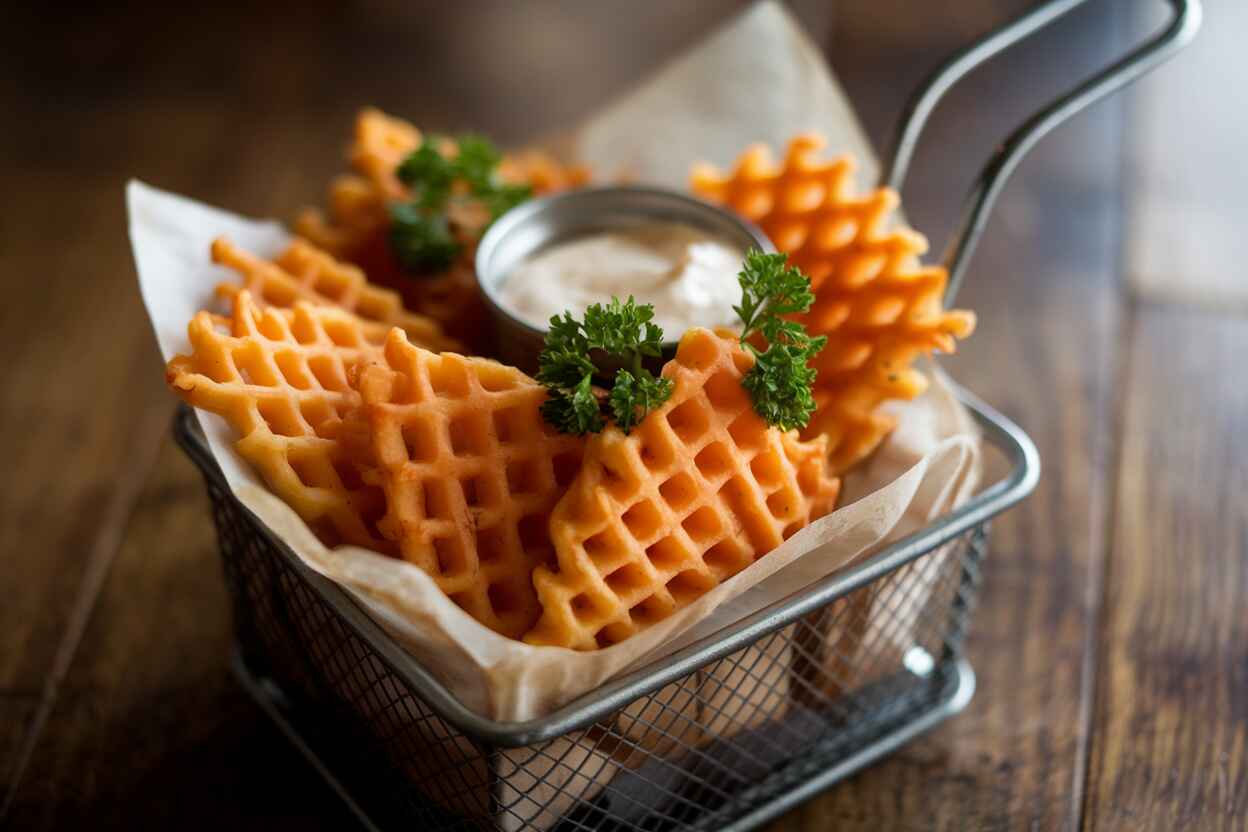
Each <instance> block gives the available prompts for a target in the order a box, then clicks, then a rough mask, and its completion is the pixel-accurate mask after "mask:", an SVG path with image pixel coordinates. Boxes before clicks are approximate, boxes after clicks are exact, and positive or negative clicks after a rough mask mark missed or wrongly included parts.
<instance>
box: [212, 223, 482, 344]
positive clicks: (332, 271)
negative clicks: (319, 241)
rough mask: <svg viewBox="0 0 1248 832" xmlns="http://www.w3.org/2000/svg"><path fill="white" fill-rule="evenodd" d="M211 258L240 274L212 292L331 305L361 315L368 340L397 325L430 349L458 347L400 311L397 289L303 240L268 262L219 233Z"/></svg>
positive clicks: (423, 320) (280, 303)
mask: <svg viewBox="0 0 1248 832" xmlns="http://www.w3.org/2000/svg"><path fill="white" fill-rule="evenodd" d="M212 259H213V260H214V261H215V262H217V263H221V264H222V265H225V266H229V267H230V268H231V269H233V270H234V271H236V272H238V273H239V275H240V276H241V277H242V284H241V285H239V284H234V283H222V284H220V285H218V286H217V294H219V295H221V296H223V297H228V298H232V297H235V296H237V295H238V294H239V292H242V291H244V290H245V291H248V292H251V294H252V297H253V298H254V299H255V300H256V301H259V302H261V303H263V304H265V305H267V306H277V307H281V308H290V307H292V306H293V305H294V304H295V302H296V301H305V302H307V303H311V304H315V305H319V306H335V307H338V308H340V309H343V310H345V311H347V312H350V313H353V314H354V315H355V316H356V317H358V318H359V319H360V328H361V331H362V332H363V333H364V336H365V338H367V339H368V341H369V343H372V344H381V343H382V342H383V341H384V340H385V337H386V335H387V334H388V333H389V332H390V329H391V327H396V326H397V327H399V328H400V329H402V330H403V331H404V332H406V333H407V335H408V337H409V338H411V339H412V340H413V341H415V342H416V343H418V344H420V345H421V346H424V347H427V348H429V349H432V350H439V351H440V350H446V349H456V348H458V347H459V344H458V342H456V341H455V340H454V339H452V338H448V337H447V336H446V335H445V334H444V333H443V332H442V328H441V327H440V326H439V325H438V324H437V322H436V321H434V320H433V319H431V318H428V317H425V316H424V315H417V314H414V313H412V312H408V311H407V310H406V309H404V308H403V303H402V301H401V300H399V296H398V294H397V293H395V292H392V291H390V290H389V289H383V288H381V287H380V286H374V285H372V284H371V283H369V282H368V280H367V279H366V278H365V277H364V273H363V272H362V271H360V270H359V269H358V268H356V267H355V266H353V265H351V264H350V263H342V262H339V261H337V260H335V259H334V258H333V257H331V256H330V255H328V254H326V253H325V252H324V251H321V250H319V249H317V248H316V247H315V246H313V245H311V244H309V243H307V242H305V241H303V240H295V241H294V242H292V243H291V244H290V246H289V247H288V248H287V249H286V250H285V251H284V252H282V254H281V255H279V256H278V258H277V259H276V260H274V261H268V260H264V259H262V258H260V257H256V256H255V255H253V254H250V253H248V252H246V251H243V250H242V249H240V248H238V247H237V246H235V245H234V244H233V243H231V242H230V241H229V240H227V239H225V238H224V237H221V238H218V239H216V240H214V241H213V243H212Z"/></svg>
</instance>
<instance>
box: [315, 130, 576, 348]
mask: <svg viewBox="0 0 1248 832" xmlns="http://www.w3.org/2000/svg"><path fill="white" fill-rule="evenodd" d="M421 139H422V137H421V133H420V131H419V130H418V129H416V127H414V126H413V125H411V124H409V123H408V122H406V121H403V120H402V119H398V118H394V117H392V116H388V115H386V114H385V113H382V112H381V111H379V110H375V109H371V108H370V109H365V110H362V111H361V112H360V114H359V116H358V118H357V119H356V123H355V140H354V143H353V144H352V147H351V150H350V153H349V159H350V164H351V168H352V171H353V173H351V174H348V175H345V176H340V177H338V178H337V179H335V180H334V181H333V182H332V184H331V186H330V192H329V206H328V216H327V215H326V214H323V213H322V212H320V211H318V210H316V209H311V208H310V209H307V210H305V211H304V212H303V213H302V214H300V215H299V217H298V218H297V219H296V221H295V230H296V231H297V232H298V233H299V234H300V235H301V236H303V237H306V238H307V239H309V240H311V241H312V242H313V243H315V244H316V245H318V246H320V247H321V248H323V249H325V250H326V251H328V252H330V253H331V254H333V255H334V256H335V257H337V258H339V259H342V260H347V261H349V262H351V263H355V264H356V265H358V266H360V267H361V268H362V269H363V270H364V271H365V273H366V274H368V276H369V278H370V279H372V280H375V281H377V282H379V283H382V284H384V285H386V286H389V287H391V288H394V289H396V290H398V291H399V292H401V293H402V295H403V300H404V302H406V303H407V304H408V306H410V307H411V308H412V309H415V310H417V311H418V312H421V313H422V314H425V315H428V316H429V317H431V318H433V319H434V320H436V321H438V322H439V323H441V324H442V326H443V327H444V328H445V329H446V331H447V332H449V333H451V334H452V335H454V336H456V337H458V338H460V339H462V340H464V341H465V342H468V343H474V344H476V343H479V341H480V338H481V336H482V334H483V333H485V332H488V330H489V328H488V327H487V326H485V325H484V324H485V322H486V320H487V311H486V308H485V305H484V301H483V299H482V298H481V293H480V290H479V289H478V287H477V279H476V274H475V272H474V270H473V266H472V256H473V253H472V250H471V247H469V248H468V250H466V251H465V252H464V254H463V255H462V256H461V257H460V258H459V259H458V260H457V261H456V263H455V264H454V265H452V267H451V268H450V269H449V270H448V271H447V272H446V273H444V274H442V275H419V276H413V275H411V274H409V273H407V272H405V271H404V270H403V269H402V267H401V266H400V265H399V263H398V262H397V261H396V260H395V259H394V256H393V255H392V254H391V253H390V246H389V242H388V241H387V239H386V237H387V233H388V231H389V227H390V216H389V205H390V203H391V202H394V201H396V200H404V199H407V198H408V196H409V194H408V190H407V187H406V186H405V185H404V184H403V183H402V182H401V181H400V180H399V178H398V176H397V175H396V171H397V169H398V166H399V163H400V162H402V161H403V159H404V157H406V156H407V155H408V154H409V153H411V152H412V151H413V150H415V149H416V148H417V147H419V146H420V143H421ZM448 147H449V148H452V149H453V147H454V145H453V143H449V142H448ZM499 174H500V176H502V177H503V178H504V179H506V180H507V181H509V182H514V183H518V184H528V185H531V186H532V187H533V191H534V193H536V194H537V195H539V196H540V195H542V194H546V193H550V192H552V191H557V190H563V189H565V188H571V187H577V186H579V185H583V184H585V182H587V181H588V180H589V172H588V170H587V169H586V168H583V167H579V166H565V165H561V164H560V163H559V162H557V161H556V160H555V159H553V158H552V157H550V156H548V155H546V154H544V153H541V152H539V151H525V152H521V153H518V154H512V155H509V156H507V157H505V158H504V159H503V162H502V164H501V165H500V166H499ZM479 221H480V220H479ZM479 221H478V222H479ZM470 224H471V223H470Z"/></svg>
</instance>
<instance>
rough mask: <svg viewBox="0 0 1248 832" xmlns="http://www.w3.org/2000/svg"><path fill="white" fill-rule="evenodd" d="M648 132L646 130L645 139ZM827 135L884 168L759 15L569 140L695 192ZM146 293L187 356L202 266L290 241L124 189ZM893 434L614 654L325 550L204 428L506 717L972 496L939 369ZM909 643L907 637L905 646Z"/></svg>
mask: <svg viewBox="0 0 1248 832" xmlns="http://www.w3.org/2000/svg"><path fill="white" fill-rule="evenodd" d="M647 126H648V128H649V129H647ZM807 129H817V130H819V131H820V132H822V133H824V134H825V135H827V136H828V137H829V138H830V152H836V153H842V152H850V153H853V154H854V155H856V156H857V157H858V158H859V159H860V160H863V163H864V166H865V167H867V168H869V169H871V170H874V162H873V161H871V160H873V156H872V154H871V151H870V148H869V147H868V146H867V144H866V141H865V139H864V138H863V136H862V132H861V130H860V129H859V128H858V126H857V123H856V121H855V120H854V118H853V115H852V113H851V112H850V110H849V107H848V104H847V103H846V101H845V97H844V95H843V93H841V91H840V88H839V87H838V86H837V85H836V82H835V81H834V80H833V79H832V77H831V75H830V74H829V73H828V71H827V69H826V68H825V67H824V65H823V62H822V58H821V57H820V56H819V52H818V50H817V49H816V48H815V47H814V46H813V45H812V44H811V43H810V42H809V41H808V39H807V38H806V36H805V35H804V34H803V33H802V32H801V31H800V29H798V27H797V26H796V25H795V24H794V22H793V21H792V19H791V18H790V17H789V16H788V14H787V12H785V11H784V10H783V8H782V7H781V6H780V5H779V4H777V3H773V2H766V3H762V4H759V5H758V6H755V7H754V8H753V9H751V10H750V11H749V12H747V13H746V14H744V15H742V16H740V17H738V18H737V19H735V20H734V21H733V22H732V23H731V24H729V25H728V26H727V27H725V28H724V29H722V30H720V31H718V32H716V33H714V34H713V35H712V36H711V37H709V38H708V39H707V41H706V42H704V43H703V44H702V45H701V46H700V47H698V48H696V49H695V50H693V51H692V52H691V53H689V54H688V55H686V56H685V57H683V58H681V59H678V60H677V61H675V62H674V63H673V64H671V65H669V66H668V67H667V68H666V69H665V70H663V71H662V72H660V73H659V74H658V75H657V76H656V77H654V78H652V79H650V80H649V81H648V82H647V83H646V84H644V85H643V86H642V88H641V89H639V90H638V91H636V92H634V93H632V94H630V95H628V96H626V97H625V98H624V99H623V100H621V101H620V102H619V103H617V104H614V105H612V106H610V107H608V108H607V109H605V110H604V111H603V112H602V114H601V115H599V116H597V117H595V118H593V119H591V120H590V121H589V122H588V123H587V124H586V125H584V126H583V127H582V128H581V129H579V130H578V131H575V132H574V133H573V134H572V144H571V146H572V147H573V148H574V152H575V153H576V155H578V156H580V157H581V158H583V159H585V160H586V161H588V162H590V163H591V164H593V165H594V166H595V168H596V170H597V171H598V172H599V173H602V172H605V171H609V170H611V169H612V168H611V164H612V162H614V164H615V166H616V168H617V169H627V170H628V171H629V173H630V174H631V175H633V176H634V177H635V178H637V179H639V180H640V181H645V182H652V183H656V184H660V185H666V186H669V187H675V188H682V189H683V188H684V187H685V186H686V182H685V177H686V175H687V171H688V165H689V164H690V163H692V162H693V161H695V160H696V159H710V160H712V161H717V162H720V163H726V162H728V161H730V160H731V158H732V157H733V156H735V155H736V154H737V153H738V152H739V151H740V149H741V148H743V147H744V146H745V145H746V144H748V143H749V142H751V141H756V140H759V139H762V140H769V141H771V142H772V144H773V145H776V146H777V147H780V146H782V143H783V141H784V140H785V139H787V138H788V137H789V136H791V135H793V134H794V133H796V132H798V131H800V130H807ZM126 197H127V205H128V208H129V215H130V235H131V242H132V245H133V248H134V256H135V262H136V265H137V267H138V273H139V285H140V290H141V292H142V295H143V300H144V303H145V304H146V305H147V310H148V313H149V315H150V317H151V320H152V325H153V327H154V329H155V332H156V337H157V340H158V341H159V344H160V349H161V353H162V354H163V355H164V357H165V359H166V360H167V359H169V358H171V357H172V356H173V355H174V354H176V353H178V352H184V351H186V350H187V349H188V346H189V345H188V341H187V335H186V327H187V323H188V322H189V321H190V319H191V318H192V317H193V315H194V314H195V313H196V312H197V311H198V310H200V309H202V308H205V307H212V306H213V305H214V301H213V296H212V290H213V287H214V286H215V285H216V284H217V283H218V282H220V281H221V280H226V279H232V277H231V275H230V274H229V273H228V272H227V271H226V270H225V269H223V268H221V267H218V266H216V265H214V264H212V263H211V262H210V260H209V255H208V252H209V244H210V243H211V241H212V240H213V239H214V238H215V237H217V236H220V235H225V236H228V237H229V238H230V239H231V240H233V241H234V242H235V243H236V244H238V245H240V246H241V247H243V248H245V249H248V250H251V251H253V252H256V253H258V254H261V255H266V256H269V255H275V254H277V253H278V251H280V250H281V248H282V247H283V246H284V245H285V244H286V243H287V242H288V240H289V234H288V232H287V231H286V230H285V229H284V228H283V227H282V225H281V224H279V223H276V222H272V221H254V220H249V219H246V218H243V217H239V216H237V215H234V214H230V213H227V212H224V211H220V210H217V209H214V208H211V207H208V206H205V205H202V204H200V203H197V202H194V201H192V200H189V199H186V198H184V197H179V196H176V195H173V194H169V193H165V192H162V191H159V190H157V189H155V188H151V187H149V186H147V185H144V184H142V183H140V182H131V183H130V184H129V186H128V187H127V192H126ZM894 412H895V413H896V414H897V416H898V417H899V418H900V424H901V427H900V428H899V429H898V430H897V431H895V432H894V433H893V434H892V436H891V437H890V438H889V439H888V440H887V441H886V442H885V443H884V445H883V447H881V448H880V450H879V452H878V453H877V454H876V455H875V456H874V457H873V459H872V461H871V462H870V464H869V465H867V466H864V468H863V469H861V470H860V471H858V472H856V473H854V474H853V475H852V476H850V477H849V479H848V481H847V482H846V487H845V493H846V499H845V500H844V501H843V502H844V503H845V506H844V507H843V508H841V509H839V510H837V511H836V512H834V513H833V514H831V515H829V516H827V517H824V518H822V519H820V520H819V521H817V522H815V523H813V524H811V526H809V527H808V528H806V529H804V530H802V531H801V532H799V533H798V534H797V535H795V536H794V537H793V538H791V539H790V540H788V541H787V542H786V543H785V544H784V545H782V546H780V547H779V548H777V549H776V550H774V551H773V552H771V553H769V554H767V555H766V556H765V557H763V558H761V559H760V560H759V561H758V562H756V563H755V564H754V565H752V566H751V567H749V568H748V569H746V570H745V571H743V572H741V573H740V574H738V575H736V576H735V577H733V578H732V579H730V580H729V581H726V582H725V583H724V584H722V585H720V586H719V587H717V588H716V589H715V590H713V591H711V592H709V593H707V594H706V595H704V596H703V597H701V598H700V599H698V601H697V602H695V603H694V604H692V605H690V606H689V607H687V608H685V609H683V610H681V611H680V612H679V613H677V614H676V615H673V616H672V617H670V618H668V619H666V620H664V621H662V622H660V623H659V624H657V625H655V626H653V627H651V628H649V629H647V630H645V631H643V632H642V633H640V634H638V635H635V636H633V637H632V638H629V639H627V640H626V641H624V642H622V643H620V644H617V645H614V646H612V647H609V648H606V649H602V650H597V651H593V652H586V653H578V652H574V651H571V650H565V649H562V648H555V647H532V646H529V645H526V644H523V643H521V642H517V641H513V640H511V639H507V638H504V637H502V636H500V635H497V634H496V633H493V632H491V631H490V630H488V629H486V628H485V627H483V626H482V625H480V624H478V623H477V622H476V621H474V620H473V619H472V618H470V617H469V616H468V615H467V614H466V613H465V612H463V611H462V610H461V609H460V608H459V607H457V606H456V605H455V604H453V603H452V602H451V601H450V600H449V599H448V598H446V596H445V595H444V594H443V593H442V592H441V590H440V589H438V587H437V585H436V584H435V583H434V582H433V580H432V579H430V578H429V576H428V575H426V574H425V573H424V572H422V571H421V570H420V569H418V568H417V567H415V566H413V565H412V564H409V563H406V562H404V561H401V560H397V559H393V558H388V557H385V556H382V555H379V554H376V553H374V552H369V551H366V550H363V549H359V548H356V547H351V546H343V547H339V548H336V549H333V550H330V549H327V548H326V547H325V546H324V545H322V544H321V543H320V541H319V540H318V539H317V538H316V536H315V535H314V534H313V533H312V532H311V530H310V529H308V527H307V526H306V524H304V523H303V521H302V520H300V519H299V517H298V516H297V515H296V514H295V513H294V511H293V510H292V509H291V508H290V507H289V506H287V505H286V504H285V503H284V502H282V501H281V500H280V499H278V498H277V497H276V496H275V495H273V494H272V493H271V492H270V491H269V490H268V489H267V488H266V487H265V486H264V484H263V483H262V482H261V481H260V480H259V478H258V477H257V475H256V474H255V472H254V471H253V470H252V469H251V468H250V466H248V465H247V464H246V463H245V462H244V461H243V460H242V459H241V458H240V457H239V456H238V454H237V453H236V452H235V450H234V448H233V443H234V441H235V437H234V436H233V435H232V434H231V431H230V430H229V428H228V426H227V425H226V424H225V422H224V420H222V419H220V418H219V417H217V416H214V415H212V414H208V413H203V412H200V413H199V414H198V416H199V420H200V424H201V425H202V426H203V428H204V432H205V434H206V436H207V438H208V442H209V444H210V446H211V448H212V451H213V454H214V455H215V457H216V459H217V461H218V463H219V464H220V466H221V469H222V471H223V473H224V474H225V478H226V480H227V481H228V482H229V485H230V487H231V489H232V490H233V491H234V494H235V495H236V496H237V497H238V499H239V500H240V501H241V502H242V503H243V504H244V505H246V506H247V507H248V508H249V509H251V511H253V512H254V513H255V514H256V515H257V516H258V517H259V518H260V519H261V520H262V521H263V522H265V523H266V524H267V525H268V526H269V527H270V528H271V529H272V530H273V531H275V532H276V533H277V535H278V536H279V537H280V538H281V539H282V540H284V541H285V542H286V543H287V544H289V545H290V547H291V548H292V549H293V550H294V552H295V553H296V554H297V555H298V556H299V557H300V558H301V559H302V560H303V561H304V562H305V563H306V564H307V565H308V566H310V567H311V568H312V569H314V570H316V571H317V572H319V573H320V574H322V575H325V576H326V577H327V578H329V579H330V580H333V581H335V582H337V583H338V584H340V585H341V586H343V587H344V588H346V589H347V591H348V592H350V593H351V594H352V595H353V596H354V597H355V598H356V599H357V601H358V602H359V603H360V604H361V606H362V607H363V608H364V609H365V610H367V611H368V612H369V613H370V614H371V615H372V616H373V617H374V618H375V619H376V620H378V621H379V622H380V623H381V624H382V625H383V626H384V627H386V629H387V630H388V631H389V632H391V633H392V634H393V635H394V636H395V637H396V638H397V639H398V640H399V641H400V643H401V644H403V645H404V647H405V648H406V649H407V650H408V651H409V652H410V653H411V654H412V655H413V656H414V657H415V658H416V659H417V660H418V661H419V662H420V663H421V664H422V665H423V666H425V667H426V668H428V669H429V670H430V671H431V672H432V673H434V674H435V675H436V676H437V677H438V678H439V679H440V680H441V681H442V682H443V684H445V685H446V686H447V688H448V689H449V690H450V691H451V692H452V693H453V694H454V695H455V696H456V697H457V698H458V699H459V700H460V701H461V702H462V703H463V704H464V705H466V706H467V707H468V708H470V709H471V710H473V711H475V712H477V713H479V714H481V715H483V716H486V717H490V718H493V719H497V720H507V721H512V720H527V719H532V718H537V717H540V716H543V715H545V714H547V713H550V712H551V711H552V710H554V709H555V708H557V707H559V706H561V705H563V704H565V703H567V702H568V701H570V700H571V699H573V698H575V697H576V696H578V695H580V694H582V693H585V692H586V691H589V690H591V689H593V688H594V687H596V686H598V685H600V684H601V683H602V682H604V681H606V680H607V679H609V678H611V677H612V676H615V675H618V674H619V673H620V672H622V671H623V670H625V669H627V668H629V667H632V666H636V665H638V664H640V663H644V662H647V661H650V660H652V659H654V658H656V657H659V656H662V655H665V654H667V653H670V652H672V651H674V650H676V649H679V648H680V647H681V646H683V645H685V644H688V643H690V642H691V641H692V640H694V639H697V638H700V637H702V636H703V635H706V634H709V633H712V632H714V631H715V630H717V629H719V628H721V627H723V626H725V625H726V624H728V623H731V622H732V621H735V620H738V619H739V618H741V617H742V616H745V615H748V614H750V613H752V612H754V611H757V610H759V609H762V608H763V607H764V606H767V605H768V604H770V603H772V602H774V601H776V600H778V599H780V598H783V597H785V596H787V595H789V594H790V593H792V592H794V591H796V590H798V589H801V588H802V587H804V586H808V585H809V584H810V583H812V582H813V581H815V580H817V579H819V578H821V577H824V576H826V575H828V574H831V573H832V572H834V571H835V570H837V569H839V568H841V567H843V566H845V565H847V564H849V563H852V562H853V561H854V560H855V559H857V558H860V557H861V556H862V555H863V554H864V553H867V552H870V551H872V550H873V549H876V548H878V547H879V545H881V544H882V543H884V542H886V541H889V540H892V539H895V538H897V537H899V536H901V535H903V534H906V533H908V532H909V531H913V530H914V529H916V528H918V527H920V526H922V525H923V524H924V523H926V522H927V521H928V520H929V519H930V518H932V517H934V516H936V515H937V514H940V513H942V512H945V511H947V510H949V509H950V508H952V507H953V506H955V505H957V504H958V503H960V502H962V501H964V500H965V499H966V498H967V497H968V496H969V495H970V494H971V493H972V491H973V489H974V487H975V484H976V481H977V474H978V469H979V457H980V444H979V437H978V435H977V433H976V431H975V429H974V425H973V422H972V421H971V419H970V417H969V415H968V414H967V413H966V411H965V409H964V408H963V407H962V406H961V405H960V404H959V403H958V402H957V400H956V399H955V398H954V397H953V395H952V394H951V393H950V391H949V389H948V387H947V385H946V384H945V382H944V379H943V377H942V376H941V375H940V374H939V373H935V374H934V381H933V384H932V386H931V389H930V390H929V391H928V392H927V393H926V394H925V395H924V396H922V397H921V398H919V399H918V400H916V401H914V402H908V403H901V404H898V405H896V406H895V407H894ZM895 637H896V638H898V639H900V640H902V641H904V640H905V639H906V638H908V637H909V636H908V634H906V633H901V634H898V635H897V636H895Z"/></svg>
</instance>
